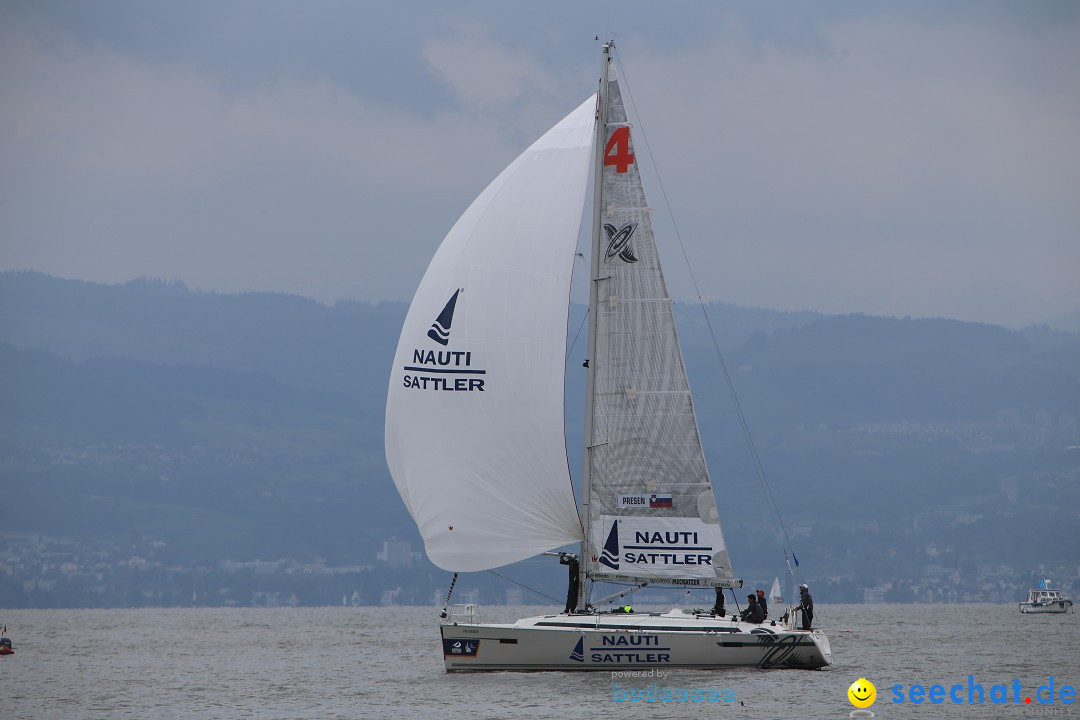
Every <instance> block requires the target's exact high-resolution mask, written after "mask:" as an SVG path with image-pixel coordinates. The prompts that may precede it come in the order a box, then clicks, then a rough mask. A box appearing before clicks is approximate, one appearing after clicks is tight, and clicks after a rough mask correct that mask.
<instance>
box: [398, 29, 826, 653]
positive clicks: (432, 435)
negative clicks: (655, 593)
mask: <svg viewBox="0 0 1080 720" xmlns="http://www.w3.org/2000/svg"><path fill="white" fill-rule="evenodd" d="M612 47H613V46H612V44H611V43H605V44H604V46H603V68H602V75H601V80H600V86H599V91H598V93H597V94H595V95H593V96H592V97H590V98H588V99H587V100H586V101H585V102H583V103H582V104H581V105H580V106H579V107H578V108H577V109H576V110H574V111H573V112H571V113H570V114H569V115H567V116H566V117H565V118H564V119H563V120H562V121H561V122H559V123H558V124H557V125H555V127H553V128H552V129H551V130H549V131H548V132H547V133H546V134H545V135H544V136H543V137H541V138H540V139H539V140H538V141H536V142H535V143H534V144H533V145H532V146H531V147H529V148H528V149H527V150H526V151H525V152H524V153H522V154H521V155H520V156H519V157H518V158H517V159H516V160H515V161H514V162H513V163H511V164H510V165H509V166H508V167H507V168H506V169H505V170H504V171H503V172H502V173H501V174H500V175H499V176H498V177H497V178H496V179H495V180H494V181H492V183H491V184H490V185H489V186H488V187H487V189H486V190H484V192H483V193H481V194H480V196H479V197H478V198H477V199H476V200H475V201H474V202H473V204H472V205H471V206H470V207H469V208H468V209H467V210H466V211H465V213H464V214H463V215H462V216H461V218H460V219H459V220H458V221H457V223H456V224H455V225H454V227H453V228H452V229H451V230H450V232H449V234H447V236H446V238H445V239H444V240H443V242H442V245H441V246H440V247H439V249H438V251H437V252H436V254H435V257H434V258H433V259H432V261H431V263H430V265H429V266H428V269H427V272H426V273H425V274H424V277H423V280H422V281H421V283H420V286H419V288H418V289H417V291H416V294H415V296H414V297H413V301H412V305H411V306H410V308H409V313H408V315H407V317H406V319H405V323H404V326H403V327H402V331H401V337H400V339H399V342H398V347H397V352H396V354H395V356H394V366H393V370H392V376H391V381H390V388H389V391H388V393H387V399H386V460H387V464H388V466H389V468H390V472H391V474H392V475H393V478H394V483H395V484H396V485H397V488H398V492H400V494H401V497H402V499H403V500H404V501H405V505H406V507H407V508H408V510H409V513H410V514H411V515H412V517H413V519H414V520H415V521H416V524H417V527H418V529H419V530H420V534H421V536H422V537H423V539H424V546H425V549H426V551H427V554H428V557H429V558H431V561H432V562H433V563H434V564H435V565H437V566H439V567H441V568H443V569H445V570H449V571H451V572H454V573H455V576H454V579H455V580H456V578H457V575H456V573H458V572H475V571H481V570H488V569H492V568H496V567H500V566H502V565H507V564H510V563H514V562H518V561H520V560H524V559H526V558H529V557H533V556H536V555H541V554H548V555H557V556H558V557H559V562H560V563H562V564H563V565H566V566H567V568H568V570H569V575H570V579H569V588H568V592H567V601H566V608H565V609H564V610H563V612H561V613H555V614H551V615H544V616H538V617H530V618H525V619H522V620H519V621H517V622H516V623H513V624H490V623H482V622H480V619H479V613H478V611H477V608H476V606H475V605H472V604H466V605H455V606H453V607H452V608H450V610H449V612H446V611H444V612H443V614H442V617H443V618H444V619H443V622H441V623H440V632H441V634H442V644H443V657H444V660H445V664H446V669H447V670H613V669H630V668H657V667H682V668H717V667H730V666H752V667H760V668H806V669H815V668H821V667H824V666H826V665H829V664H831V662H832V661H831V657H832V651H831V649H830V645H829V640H828V638H827V637H826V636H825V635H824V633H822V632H820V631H818V630H802V629H800V628H798V627H797V626H796V625H795V620H794V615H795V614H794V613H790V614H789V615H790V619H789V620H788V621H779V620H776V621H773V622H771V623H750V622H741V621H739V620H737V619H736V618H735V617H734V616H731V617H730V618H729V617H725V615H726V613H725V612H724V610H723V606H722V595H720V593H721V592H722V590H723V589H725V588H728V589H732V588H738V587H742V584H743V583H742V580H740V579H738V578H736V577H735V574H734V572H733V570H732V567H731V559H730V557H729V555H728V548H727V544H726V543H725V541H724V533H723V530H722V528H721V525H720V517H719V513H718V512H717V504H716V496H715V494H714V491H713V484H712V481H711V480H710V478H709V473H708V469H707V468H706V465H705V456H704V453H703V450H702V446H701V438H700V435H699V433H698V427H697V419H696V416H695V413H694V403H693V396H692V395H691V392H690V386H689V383H688V381H687V376H686V368H685V365H684V363H683V357H682V350H681V348H680V345H679V339H678V335H677V333H676V329H675V319H674V312H673V308H672V301H671V298H670V297H669V295H668V292H667V287H666V284H665V281H664V275H663V272H662V271H661V268H660V259H659V254H658V252H657V247H656V241H655V237H654V235H653V229H652V220H651V210H650V208H649V203H648V202H647V200H646V198H645V191H644V188H643V185H642V181H641V176H640V174H639V172H638V166H637V163H636V160H635V153H634V146H633V142H632V136H631V130H632V126H631V124H630V122H629V121H628V118H627V115H626V110H625V107H624V105H623V96H622V91H621V90H620V87H619V81H618V80H617V79H616V77H615V71H614V68H613V67H612V62H611V60H612V58H611V49H612ZM590 161H591V163H592V167H593V173H594V174H593V177H592V184H593V188H594V190H593V197H594V204H593V208H592V210H593V212H592V222H591V229H592V260H591V272H590V275H589V277H590V283H589V284H590V293H589V316H588V317H589V323H590V327H589V354H588V360H587V361H586V363H585V368H586V413H585V442H584V444H585V467H584V472H583V474H582V486H583V492H582V503H581V504H582V507H581V512H580V514H579V512H578V507H577V502H576V500H575V497H574V490H573V484H572V482H571V478H570V470H569V467H568V464H567V457H566V438H565V434H564V408H563V389H564V379H565V370H566V357H565V355H566V335H567V331H566V320H567V313H568V309H569V302H570V280H571V276H572V274H573V265H574V257H575V250H576V245H577V238H578V229H579V224H580V219H581V215H582V210H583V206H584V201H585V197H586V194H587V185H588V183H589V177H588V176H589V166H590ZM570 544H579V547H580V555H575V554H573V553H568V552H558V553H556V552H552V551H553V550H555V549H556V548H560V547H564V546H567V545H570ZM591 582H607V583H613V584H623V585H625V586H627V589H625V590H622V591H620V592H617V593H615V594H614V595H611V596H609V597H606V598H602V599H597V600H592V601H590V598H589V592H588V586H589V583H591ZM646 585H648V586H650V587H652V586H656V585H660V586H664V585H667V586H674V587H678V588H682V589H688V588H698V589H702V590H707V591H708V592H709V593H710V594H712V593H713V591H714V589H715V591H716V593H717V595H718V597H719V598H720V599H721V603H718V605H717V607H716V608H715V611H714V612H713V613H702V612H697V613H687V612H682V611H680V610H670V611H668V612H664V613H641V612H633V610H632V608H631V606H629V605H627V606H625V607H624V608H623V610H624V611H620V612H617V613H616V612H609V613H602V612H600V611H599V610H598V609H596V608H597V606H599V605H602V604H603V603H605V602H608V601H610V600H614V599H616V598H619V597H622V596H624V595H626V594H627V593H629V592H632V591H633V590H636V589H638V588H641V587H645V586H646ZM450 592H451V593H452V592H453V582H452V583H451V590H450ZM446 602H447V605H449V595H448V597H447V601H446ZM778 607H779V606H777V608H778ZM776 615H777V616H779V615H780V613H779V612H776Z"/></svg>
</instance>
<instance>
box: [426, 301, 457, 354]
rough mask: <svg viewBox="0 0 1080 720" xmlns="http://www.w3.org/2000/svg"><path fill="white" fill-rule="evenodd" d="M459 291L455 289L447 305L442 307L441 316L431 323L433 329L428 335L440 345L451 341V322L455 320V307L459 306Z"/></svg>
mask: <svg viewBox="0 0 1080 720" xmlns="http://www.w3.org/2000/svg"><path fill="white" fill-rule="evenodd" d="M459 293H461V290H460V289H458V290H455V291H454V294H453V295H451V296H450V299H449V300H448V301H447V302H446V307H444V308H443V309H442V312H441V313H439V317H437V318H435V322H433V323H431V329H430V330H428V331H427V336H428V337H429V338H431V339H432V340H434V341H435V342H437V343H439V344H440V345H447V344H449V342H450V324H451V323H453V322H454V308H455V307H456V306H457V296H458V294H459Z"/></svg>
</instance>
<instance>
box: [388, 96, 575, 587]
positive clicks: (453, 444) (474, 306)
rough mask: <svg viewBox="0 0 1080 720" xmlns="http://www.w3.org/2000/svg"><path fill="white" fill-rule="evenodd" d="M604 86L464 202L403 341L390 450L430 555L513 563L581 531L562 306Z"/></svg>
mask: <svg viewBox="0 0 1080 720" xmlns="http://www.w3.org/2000/svg"><path fill="white" fill-rule="evenodd" d="M595 114H596V98H595V96H594V97H592V98H590V99H588V100H586V101H585V102H584V103H582V104H581V106H580V107H578V108H577V109H576V110H574V111H573V112H572V113H570V114H569V115H567V116H566V118H564V119H563V120H562V121H561V122H560V123H559V124H558V125H556V126H555V127H554V128H552V129H551V130H549V131H548V132H547V133H546V134H545V135H544V136H543V137H542V138H540V139H539V140H538V141H536V143H534V144H533V145H532V146H531V147H529V149H527V150H526V151H525V152H524V153H522V154H521V155H520V156H519V157H518V158H517V159H516V160H515V161H514V162H513V163H512V164H511V165H510V166H509V167H507V168H506V170H504V171H503V172H502V174H500V175H499V176H498V177H497V178H496V179H495V180H494V181H492V183H491V184H490V185H489V186H488V187H487V189H486V190H484V192H483V193H481V194H480V196H479V197H478V198H477V199H476V200H475V201H474V202H473V204H472V205H470V206H469V208H468V210H466V211H465V213H464V214H463V215H462V216H461V218H460V219H459V220H458V221H457V223H456V224H455V225H454V227H453V228H452V229H451V230H450V232H449V234H448V235H447V236H446V238H445V239H444V240H443V242H442V244H441V245H440V247H439V250H438V252H437V253H436V254H435V257H434V258H433V259H432V261H431V264H430V265H429V266H428V269H427V272H426V273H425V274H424V278H423V280H422V281H421V282H420V286H419V288H418V289H417V291H416V295H415V296H414V298H413V301H412V305H411V306H410V308H409V313H408V316H407V318H406V320H405V324H404V326H403V328H402V331H401V338H400V340H399V341H398V347H397V353H396V354H395V356H394V366H393V370H392V373H391V381H390V390H389V392H388V394H387V399H386V460H387V464H388V465H389V467H390V472H391V474H392V475H393V478H394V482H395V483H396V485H397V488H398V491H399V492H400V493H401V497H402V498H403V499H404V501H405V505H406V506H407V507H408V509H409V512H410V513H411V514H412V516H413V519H414V520H415V521H416V524H417V527H418V528H419V530H420V535H421V536H422V537H423V539H424V545H425V549H426V550H427V554H428V557H430V558H431V561H432V562H433V563H435V564H436V565H438V566H439V567H441V568H443V569H446V570H452V571H465V572H468V571H477V570H485V569H489V568H493V567H498V566H500V565H506V564H509V563H512V562H517V561H519V560H523V559H525V558H528V557H532V556H534V555H537V554H539V553H542V552H544V551H547V550H551V549H554V548H557V547H561V546H564V545H569V544H571V543H576V542H580V541H581V540H582V539H583V538H584V533H583V529H582V526H581V521H580V519H579V516H578V511H577V507H576V503H575V500H574V493H573V486H572V485H571V481H570V474H569V469H568V467H567V459H566V444H565V438H564V436H563V428H564V422H563V382H564V374H565V352H566V318H567V312H568V309H569V298H570V279H571V273H572V271H573V262H574V251H575V247H576V244H577V238H578V230H579V227H580V223H581V214H582V209H583V205H584V201H585V194H586V182H587V178H588V169H589V162H590V160H591V155H592V147H593V127H594V118H595Z"/></svg>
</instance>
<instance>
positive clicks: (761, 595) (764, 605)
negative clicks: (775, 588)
mask: <svg viewBox="0 0 1080 720" xmlns="http://www.w3.org/2000/svg"><path fill="white" fill-rule="evenodd" d="M757 604H758V605H760V606H761V619H762V620H768V619H769V601H768V600H767V599H766V598H765V591H764V590H758V591H757Z"/></svg>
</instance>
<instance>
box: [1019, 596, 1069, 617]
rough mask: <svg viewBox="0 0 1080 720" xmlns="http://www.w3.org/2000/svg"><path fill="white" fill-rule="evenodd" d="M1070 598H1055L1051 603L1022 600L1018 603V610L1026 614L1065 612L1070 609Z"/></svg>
mask: <svg viewBox="0 0 1080 720" xmlns="http://www.w3.org/2000/svg"><path fill="white" fill-rule="evenodd" d="M1072 606H1073V603H1072V600H1068V599H1064V600H1056V601H1054V602H1051V603H1033V602H1022V603H1020V612H1021V613H1023V614H1025V615H1027V614H1029V613H1057V614H1060V613H1067V612H1069V611H1070V610H1072Z"/></svg>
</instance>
